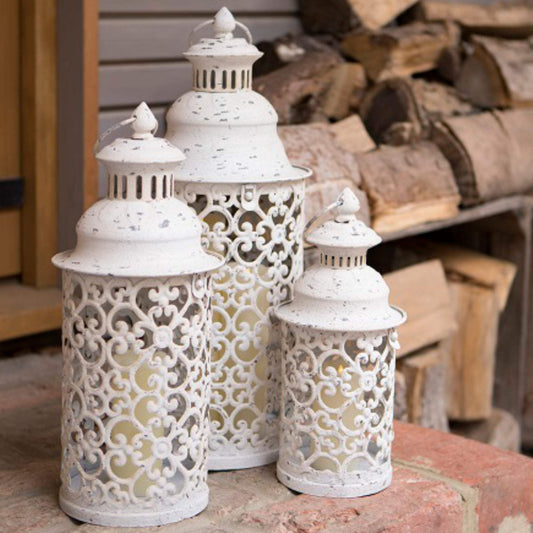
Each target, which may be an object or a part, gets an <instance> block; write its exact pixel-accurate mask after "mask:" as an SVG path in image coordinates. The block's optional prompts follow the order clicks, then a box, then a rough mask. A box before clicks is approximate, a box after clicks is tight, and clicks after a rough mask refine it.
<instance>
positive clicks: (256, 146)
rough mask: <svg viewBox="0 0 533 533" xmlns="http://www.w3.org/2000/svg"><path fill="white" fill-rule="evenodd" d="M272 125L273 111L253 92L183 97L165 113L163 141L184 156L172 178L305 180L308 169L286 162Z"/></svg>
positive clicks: (263, 181)
mask: <svg viewBox="0 0 533 533" xmlns="http://www.w3.org/2000/svg"><path fill="white" fill-rule="evenodd" d="M276 124H277V114H276V112H275V110H274V108H273V107H272V106H271V105H270V103H269V102H268V101H267V100H266V99H265V98H263V96H261V95H260V94H258V93H255V92H254V91H239V92H234V93H209V92H198V91H190V92H188V93H185V94H184V95H183V96H181V97H179V98H178V99H177V100H176V101H175V102H174V103H173V104H172V106H171V107H170V109H169V111H168V113H167V125H168V127H167V133H166V138H167V139H168V140H169V141H170V142H171V143H172V144H175V145H177V146H179V147H180V148H181V150H182V151H183V153H184V154H185V156H186V159H185V160H184V161H181V162H180V163H179V165H178V167H177V168H176V170H175V172H174V177H175V179H176V180H177V181H187V182H191V181H193V182H206V183H265V182H277V181H280V182H281V181H294V180H301V179H305V178H308V177H309V176H310V175H311V171H310V170H309V169H307V168H304V167H300V166H296V165H292V164H291V162H290V161H289V158H288V157H287V154H286V152H285V148H284V146H283V143H282V141H281V139H280V138H279V136H278V133H277V126H276ZM214 127H215V128H214Z"/></svg>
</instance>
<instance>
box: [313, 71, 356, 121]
mask: <svg viewBox="0 0 533 533" xmlns="http://www.w3.org/2000/svg"><path fill="white" fill-rule="evenodd" d="M327 78H328V81H329V87H328V89H327V90H326V92H325V93H324V96H323V97H322V102H321V104H320V108H321V110H322V113H324V115H325V116H326V117H327V118H329V119H334V120H340V119H343V118H346V117H347V116H348V115H350V113H351V112H353V111H354V110H356V109H357V108H358V107H359V104H360V103H361V99H362V97H363V94H364V92H365V89H366V75H365V69H364V68H363V66H362V65H360V64H359V63H350V62H347V63H342V64H341V65H337V66H336V67H334V68H333V69H331V71H330V72H329V73H328V74H327Z"/></svg>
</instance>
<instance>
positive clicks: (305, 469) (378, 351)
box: [278, 323, 398, 497]
mask: <svg viewBox="0 0 533 533" xmlns="http://www.w3.org/2000/svg"><path fill="white" fill-rule="evenodd" d="M397 348H398V343H397V334H396V332H395V331H394V330H389V331H378V332H373V333H344V332H331V331H323V330H317V329H313V328H305V327H301V326H296V325H294V324H286V323H284V324H283V353H284V354H285V357H284V360H283V366H282V379H283V387H282V390H283V395H282V402H281V412H282V416H281V443H280V457H279V460H278V476H279V478H280V480H281V481H282V482H283V483H285V484H287V485H288V486H290V487H291V488H293V489H295V490H298V491H301V492H310V493H312V494H317V493H320V495H323V496H333V497H335V496H350V497H355V496H363V495H367V494H372V493H374V492H378V491H380V490H382V489H383V488H385V487H387V486H388V485H389V484H390V480H391V476H392V468H391V463H390V452H391V443H392V440H393V430H392V419H393V392H394V364H395V363H394V362H395V350H396V349H397Z"/></svg>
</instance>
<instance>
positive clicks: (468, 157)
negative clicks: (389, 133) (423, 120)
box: [432, 109, 533, 205]
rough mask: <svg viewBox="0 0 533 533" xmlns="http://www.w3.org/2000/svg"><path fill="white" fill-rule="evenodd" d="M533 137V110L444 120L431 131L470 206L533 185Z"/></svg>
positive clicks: (462, 195)
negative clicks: (532, 145) (531, 146)
mask: <svg viewBox="0 0 533 533" xmlns="http://www.w3.org/2000/svg"><path fill="white" fill-rule="evenodd" d="M532 138H533V109H520V110H509V111H503V112H494V113H492V112H487V113H481V114H477V115H469V116H460V117H451V118H445V119H443V120H442V121H440V122H439V123H436V124H435V125H434V128H433V130H432V140H433V141H434V142H435V143H436V144H437V145H438V146H439V148H440V149H441V151H442V152H443V153H444V155H445V156H446V158H447V159H448V161H449V162H450V164H451V166H452V168H453V170H454V175H455V179H456V182H457V185H458V186H459V191H460V192H461V197H462V201H463V203H464V204H466V205H469V204H470V205H471V204H474V203H477V202H480V201H483V200H490V199H493V198H498V197H500V196H505V195H509V194H515V193H519V192H523V191H526V190H528V189H530V188H531V187H533V173H532V172H531V168H533V150H531V149H530V145H531V139H532Z"/></svg>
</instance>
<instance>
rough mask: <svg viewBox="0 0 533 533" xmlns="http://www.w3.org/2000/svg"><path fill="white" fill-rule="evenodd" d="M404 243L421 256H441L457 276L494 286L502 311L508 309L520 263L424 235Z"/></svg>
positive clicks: (440, 258) (448, 268)
mask: <svg viewBox="0 0 533 533" xmlns="http://www.w3.org/2000/svg"><path fill="white" fill-rule="evenodd" d="M400 247H401V249H402V250H404V249H405V250H407V251H409V252H412V253H413V254H415V256H416V257H417V258H418V260H421V259H424V260H427V259H439V260H440V262H441V263H442V266H443V267H444V270H445V272H446V274H447V275H449V276H452V277H454V278H455V279H457V278H461V279H462V280H464V281H470V282H472V283H474V284H477V285H481V286H483V287H486V288H489V289H492V290H494V291H495V293H496V297H497V300H498V309H499V311H500V312H501V311H503V310H504V309H505V305H506V304H507V299H508V297H509V291H510V290H511V286H512V284H513V280H514V278H515V274H516V265H514V264H513V263H511V262H510V261H505V260H503V259H498V258H496V257H491V256H489V255H486V254H482V253H479V252H476V251H474V250H470V249H468V248H464V247H462V246H457V245H454V244H447V243H441V242H436V241H430V240H428V239H422V238H420V239H410V240H407V241H405V242H403V243H401V244H400Z"/></svg>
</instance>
